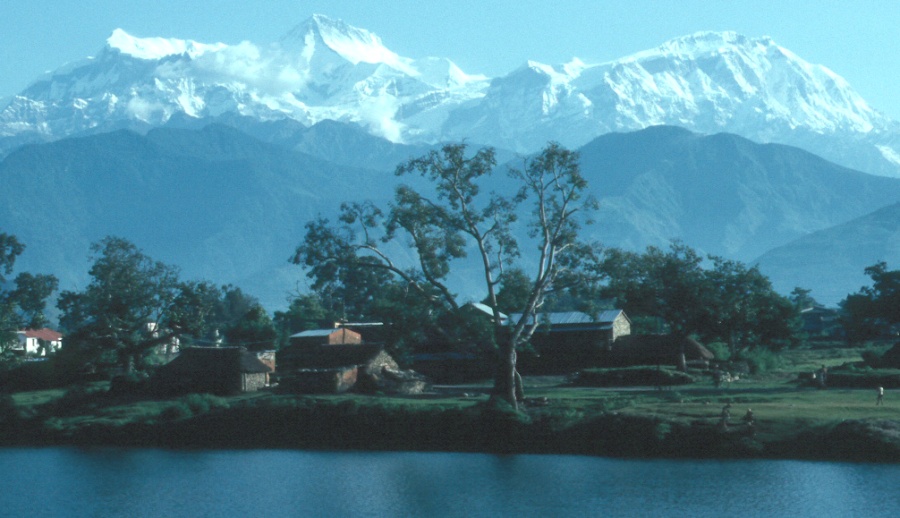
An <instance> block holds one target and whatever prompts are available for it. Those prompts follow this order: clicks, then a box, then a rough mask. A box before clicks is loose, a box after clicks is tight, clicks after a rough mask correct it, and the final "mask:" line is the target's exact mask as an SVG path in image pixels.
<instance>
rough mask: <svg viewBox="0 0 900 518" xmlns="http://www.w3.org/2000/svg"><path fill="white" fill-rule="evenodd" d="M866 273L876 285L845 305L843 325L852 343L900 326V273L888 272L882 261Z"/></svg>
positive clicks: (859, 292)
mask: <svg viewBox="0 0 900 518" xmlns="http://www.w3.org/2000/svg"><path fill="white" fill-rule="evenodd" d="M865 273H866V275H868V276H869V277H870V278H871V279H872V285H871V286H863V287H862V288H861V289H860V290H859V291H858V292H857V293H853V294H850V295H848V296H847V298H846V299H844V300H843V301H842V302H841V309H842V311H843V315H842V316H841V323H842V324H843V326H844V329H845V330H846V331H847V338H848V339H849V340H850V341H851V342H860V341H862V340H866V339H870V338H875V337H877V336H878V335H879V334H883V333H884V332H886V331H887V330H888V329H889V327H890V326H891V325H892V324H897V323H900V270H888V267H887V263H885V262H884V261H881V262H878V263H875V264H873V265H872V266H869V267H867V268H866V269H865Z"/></svg>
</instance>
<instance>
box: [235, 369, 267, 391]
mask: <svg viewBox="0 0 900 518" xmlns="http://www.w3.org/2000/svg"><path fill="white" fill-rule="evenodd" d="M268 381H269V375H268V373H265V372H253V373H244V374H241V392H255V391H257V390H260V389H263V388H265V387H266V384H267V383H268Z"/></svg>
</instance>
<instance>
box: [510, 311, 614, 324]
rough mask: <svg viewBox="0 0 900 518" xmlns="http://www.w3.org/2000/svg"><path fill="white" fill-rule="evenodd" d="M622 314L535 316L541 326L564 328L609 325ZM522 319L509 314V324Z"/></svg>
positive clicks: (559, 313)
mask: <svg viewBox="0 0 900 518" xmlns="http://www.w3.org/2000/svg"><path fill="white" fill-rule="evenodd" d="M621 313H622V310H621V309H608V310H605V311H601V312H600V313H599V314H598V315H597V318H594V317H592V316H590V315H588V314H587V313H582V312H580V311H561V312H555V313H538V314H537V315H535V317H536V318H537V321H538V322H540V323H542V324H550V325H551V326H565V325H576V324H611V323H612V322H613V321H614V320H615V319H616V318H618V316H619V315H620V314H621ZM520 318H522V314H521V313H511V314H510V315H509V322H510V324H515V323H516V322H518V321H519V319H520Z"/></svg>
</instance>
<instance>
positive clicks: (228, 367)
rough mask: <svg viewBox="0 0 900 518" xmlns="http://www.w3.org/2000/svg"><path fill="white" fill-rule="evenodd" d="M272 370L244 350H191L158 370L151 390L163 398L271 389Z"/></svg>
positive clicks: (229, 348)
mask: <svg viewBox="0 0 900 518" xmlns="http://www.w3.org/2000/svg"><path fill="white" fill-rule="evenodd" d="M273 370H274V367H273V366H270V365H267V364H266V363H264V362H263V361H261V360H260V359H259V357H258V356H257V353H253V352H250V351H247V349H246V348H244V347H188V348H185V349H182V350H181V352H180V353H179V354H178V356H177V357H176V358H175V359H174V360H172V361H171V362H169V363H167V364H165V365H163V366H162V367H160V368H159V369H157V370H156V372H155V373H154V374H153V377H152V378H151V386H152V387H153V390H154V392H156V393H160V394H187V393H192V392H197V393H211V394H217V395H229V394H237V393H241V392H253V391H256V390H260V389H262V388H264V387H266V386H268V385H269V374H271V373H272V372H273Z"/></svg>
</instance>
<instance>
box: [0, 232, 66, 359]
mask: <svg viewBox="0 0 900 518" xmlns="http://www.w3.org/2000/svg"><path fill="white" fill-rule="evenodd" d="M24 250H25V245H23V244H22V243H20V242H19V240H18V239H17V238H16V237H15V236H12V235H8V234H5V233H0V352H2V353H4V354H5V353H6V351H7V349H8V347H9V346H10V345H12V344H14V343H15V342H16V340H17V338H16V331H17V330H19V329H23V328H32V329H36V328H41V327H44V326H46V325H47V318H46V316H45V315H44V311H45V309H46V307H47V299H48V298H50V296H51V295H52V294H53V292H54V291H56V288H57V286H58V284H59V283H58V281H57V279H56V277H54V276H52V275H35V274H31V273H27V272H22V273H19V274H18V275H17V276H16V278H15V279H14V281H13V283H12V289H7V287H6V286H7V279H6V276H7V275H10V274H11V273H12V272H13V270H14V267H15V263H16V259H17V258H18V256H19V255H21V254H22V252H24Z"/></svg>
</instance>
